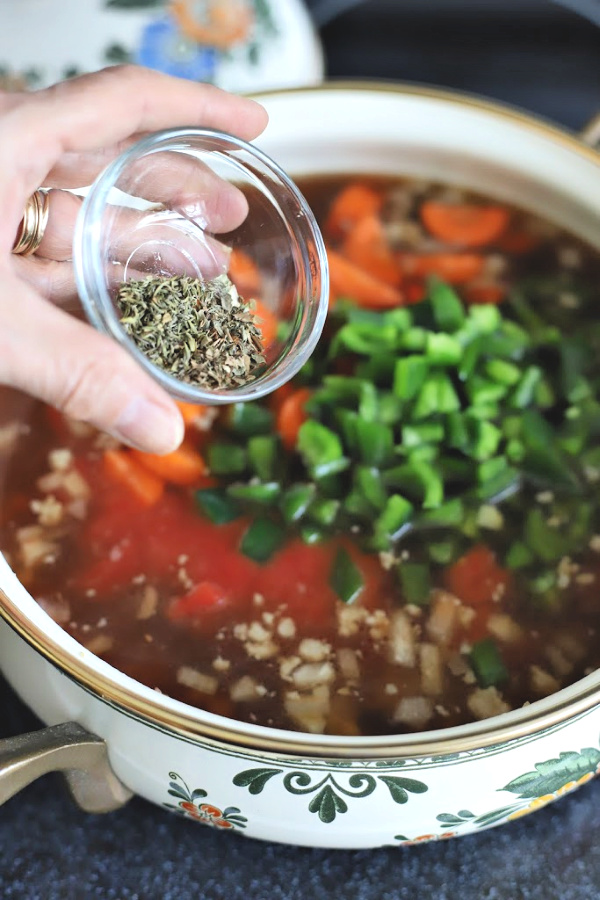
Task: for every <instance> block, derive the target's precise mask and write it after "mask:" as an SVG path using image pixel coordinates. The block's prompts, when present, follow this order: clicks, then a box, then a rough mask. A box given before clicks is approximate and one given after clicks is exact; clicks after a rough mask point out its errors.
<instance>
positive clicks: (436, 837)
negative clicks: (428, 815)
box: [402, 831, 456, 847]
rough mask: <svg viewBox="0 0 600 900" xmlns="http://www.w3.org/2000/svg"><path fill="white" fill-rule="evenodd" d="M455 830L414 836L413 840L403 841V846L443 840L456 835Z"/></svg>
mask: <svg viewBox="0 0 600 900" xmlns="http://www.w3.org/2000/svg"><path fill="white" fill-rule="evenodd" d="M455 834H456V832H455V831H443V832H442V833H441V834H421V835H419V837H416V838H413V839H412V841H402V846H403V847H407V846H408V847H411V846H413V844H419V843H425V842H426V841H442V840H445V839H446V838H451V837H454V835H455Z"/></svg>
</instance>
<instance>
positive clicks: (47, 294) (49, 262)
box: [10, 255, 81, 311]
mask: <svg viewBox="0 0 600 900" xmlns="http://www.w3.org/2000/svg"><path fill="white" fill-rule="evenodd" d="M10 265H11V267H12V270H13V272H14V273H15V275H16V276H17V277H18V278H22V279H23V281H24V282H25V283H26V284H28V285H29V286H30V287H31V288H33V290H34V291H36V293H37V294H38V295H39V296H41V297H44V299H45V300H49V301H50V302H51V303H54V304H55V305H56V306H61V307H62V308H63V309H68V310H71V311H74V310H77V309H81V303H80V301H79V295H78V293H77V286H76V284H75V273H74V271H73V265H72V263H71V262H69V261H65V262H58V261H57V260H55V259H42V258H40V257H38V256H37V255H33V256H27V257H24V256H13V257H12V258H11V260H10Z"/></svg>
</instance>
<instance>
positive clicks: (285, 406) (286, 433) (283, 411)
mask: <svg viewBox="0 0 600 900" xmlns="http://www.w3.org/2000/svg"><path fill="white" fill-rule="evenodd" d="M311 393H312V392H311V391H310V390H309V388H298V390H296V391H294V392H293V393H292V394H290V395H289V397H287V398H286V399H285V400H284V401H283V403H282V404H281V406H280V408H279V410H278V412H277V418H276V428H277V431H278V433H279V434H280V436H281V440H282V442H283V445H284V447H287V449H288V450H292V449H293V448H294V447H295V446H296V441H297V439H298V432H299V431H300V427H301V426H302V425H303V424H304V422H306V419H307V418H308V416H307V415H306V412H305V411H304V407H305V406H306V403H307V401H308V400H309V399H310V396H311Z"/></svg>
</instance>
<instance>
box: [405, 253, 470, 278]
mask: <svg viewBox="0 0 600 900" xmlns="http://www.w3.org/2000/svg"><path fill="white" fill-rule="evenodd" d="M400 266H401V267H402V271H403V272H404V274H405V275H406V276H408V277H413V278H414V277H419V278H426V277H428V276H429V275H437V276H438V278H441V279H442V280H443V281H447V282H448V283H449V284H464V282H465V281H471V279H473V278H478V277H479V275H481V273H482V272H483V269H484V267H485V258H484V257H483V256H480V255H479V254H477V253H429V254H424V253H402V254H401V256H400Z"/></svg>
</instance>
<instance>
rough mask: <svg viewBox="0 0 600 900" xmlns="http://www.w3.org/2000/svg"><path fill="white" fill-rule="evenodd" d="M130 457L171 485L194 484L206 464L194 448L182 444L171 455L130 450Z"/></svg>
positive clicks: (203, 472) (200, 476) (204, 471)
mask: <svg viewBox="0 0 600 900" xmlns="http://www.w3.org/2000/svg"><path fill="white" fill-rule="evenodd" d="M131 455H132V456H133V457H134V458H135V459H136V460H137V462H138V463H139V464H140V465H141V466H143V467H144V468H145V469H146V470H148V471H149V472H152V473H153V474H154V475H158V477H159V478H162V479H164V480H165V481H168V482H170V483H171V484H179V485H183V486H185V485H191V484H195V483H196V482H197V481H198V480H199V479H200V478H202V476H203V475H204V474H205V473H206V464H205V462H204V460H203V458H202V457H201V456H200V454H199V453H198V451H197V450H195V449H194V447H190V445H189V444H182V445H181V446H180V447H178V448H177V450H174V451H173V452H172V453H166V454H165V455H164V456H157V455H155V454H153V453H142V452H141V450H132V451H131Z"/></svg>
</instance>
